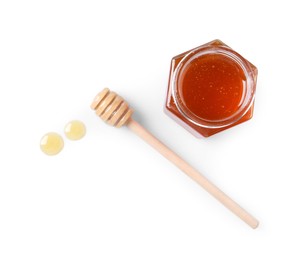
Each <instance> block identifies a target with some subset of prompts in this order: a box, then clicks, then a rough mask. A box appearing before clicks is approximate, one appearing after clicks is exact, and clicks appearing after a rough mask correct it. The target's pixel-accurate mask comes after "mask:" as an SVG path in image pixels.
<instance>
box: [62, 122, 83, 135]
mask: <svg viewBox="0 0 297 260" xmlns="http://www.w3.org/2000/svg"><path fill="white" fill-rule="evenodd" d="M64 132H65V135H66V137H67V138H68V139H70V140H79V139H81V138H83V137H84V136H85V134H86V127H85V125H84V123H83V122H81V121H78V120H73V121H70V122H69V123H68V124H67V125H66V126H65V129H64Z"/></svg>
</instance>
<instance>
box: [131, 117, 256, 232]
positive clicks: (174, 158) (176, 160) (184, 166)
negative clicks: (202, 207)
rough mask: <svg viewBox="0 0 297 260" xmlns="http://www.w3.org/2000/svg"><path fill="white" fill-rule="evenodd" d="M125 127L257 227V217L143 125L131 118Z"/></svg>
mask: <svg viewBox="0 0 297 260" xmlns="http://www.w3.org/2000/svg"><path fill="white" fill-rule="evenodd" d="M127 127H129V128H130V129H131V130H132V131H133V132H134V133H135V134H137V135H138V136H139V137H140V138H142V139H143V140H144V141H146V142H147V143H148V144H149V145H151V146H152V147H153V148H155V149H156V150H157V151H158V152H159V153H160V154H162V155H163V156H164V157H165V158H166V159H168V160H169V161H171V162H172V163H173V164H175V165H176V166H177V167H178V168H179V169H181V170H182V171H183V172H184V173H185V174H187V175H188V176H189V177H190V178H191V179H193V180H194V181H195V182H197V183H198V184H199V185H200V186H201V187H202V188H204V189H205V190H206V191H207V192H208V193H210V194H211V195H212V196H213V197H215V198H216V199H217V200H218V201H220V202H221V203H222V204H223V205H224V206H225V207H226V208H228V209H229V210H231V211H232V212H233V213H234V214H235V215H237V216H238V217H239V218H241V219H242V220H243V221H244V222H245V223H247V224H248V225H249V226H250V227H252V228H257V227H258V225H259V222H258V220H257V219H255V218H254V217H253V216H252V215H251V214H249V213H248V212H247V211H246V210H244V209H243V208H242V207H240V206H239V205H238V204H237V203H236V202H235V201H234V200H232V199H231V198H230V197H229V196H227V195H226V194H225V193H224V192H223V191H221V190H220V189H219V188H218V187H217V186H215V185H214V184H213V183H211V182H210V181H209V180H208V179H207V178H206V177H204V176H203V175H202V174H201V173H200V172H198V171H197V170H196V169H194V168H193V167H192V166H191V165H189V164H188V163H187V162H185V161H184V160H183V159H182V158H181V157H180V156H178V155H177V154H176V153H175V152H173V151H172V150H171V149H169V148H168V147H167V146H166V145H165V144H163V143H162V142H161V141H160V140H158V139H157V138H156V137H154V136H153V135H152V134H151V133H150V132H148V131H147V130H146V129H145V128H144V127H143V126H141V125H140V124H139V123H137V122H136V121H135V120H133V119H132V118H131V119H130V120H129V121H128V123H127Z"/></svg>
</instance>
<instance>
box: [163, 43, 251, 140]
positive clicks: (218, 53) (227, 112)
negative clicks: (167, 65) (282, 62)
mask: <svg viewBox="0 0 297 260" xmlns="http://www.w3.org/2000/svg"><path fill="white" fill-rule="evenodd" d="M256 80H257V68H256V67H255V66H254V65H253V64H251V63H250V62H249V61H247V60H246V59H245V58H243V57H242V56H241V55H239V54H238V53H237V52H235V51H234V50H232V49H231V48H230V47H228V46H227V45H226V44H224V43H223V42H222V41H220V40H214V41H212V42H209V43H207V44H205V45H202V46H200V47H198V48H195V49H193V50H190V51H188V52H185V53H182V54H180V55H177V56H175V57H174V58H173V59H172V62H171V69H170V77H169V84H168V91H167V98H166V105H165V112H166V113H167V114H168V115H169V116H170V117H172V118H174V119H175V120H176V121H177V122H178V123H179V124H181V125H182V126H183V127H185V128H186V129H187V130H189V131H190V132H191V133H193V134H194V135H195V136H197V137H208V136H211V135H213V134H216V133H218V132H221V131H223V130H226V129H228V128H230V127H233V126H235V125H237V124H239V123H243V122H245V121H247V120H249V119H250V118H251V117H252V115H253V105H254V98H255V90H256Z"/></svg>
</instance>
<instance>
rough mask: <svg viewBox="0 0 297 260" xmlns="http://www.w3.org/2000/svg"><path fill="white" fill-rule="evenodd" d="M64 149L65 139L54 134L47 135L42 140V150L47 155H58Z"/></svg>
mask: <svg viewBox="0 0 297 260" xmlns="http://www.w3.org/2000/svg"><path fill="white" fill-rule="evenodd" d="M63 147H64V141H63V138H62V137H61V136H60V135H59V134H57V133H54V132H51V133H47V134H45V135H44V136H43V137H42V138H41V140H40V149H41V151H43V152H44V153H45V154H46V155H56V154H58V153H59V152H61V151H62V149H63Z"/></svg>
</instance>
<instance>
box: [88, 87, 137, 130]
mask: <svg viewBox="0 0 297 260" xmlns="http://www.w3.org/2000/svg"><path fill="white" fill-rule="evenodd" d="M91 108H92V109H94V110H95V112H96V114H97V115H98V116H99V117H101V119H102V120H103V121H104V122H106V123H107V124H109V125H112V126H115V127H121V126H123V125H125V124H126V123H127V121H128V120H129V119H130V117H131V116H132V114H133V110H132V109H131V108H129V105H128V104H127V102H126V101H125V100H124V99H123V98H122V97H120V96H119V95H118V94H116V93H115V92H112V91H110V90H109V89H108V88H105V89H103V90H102V91H101V92H100V93H98V94H97V96H96V97H95V98H94V101H93V102H92V104H91Z"/></svg>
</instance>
